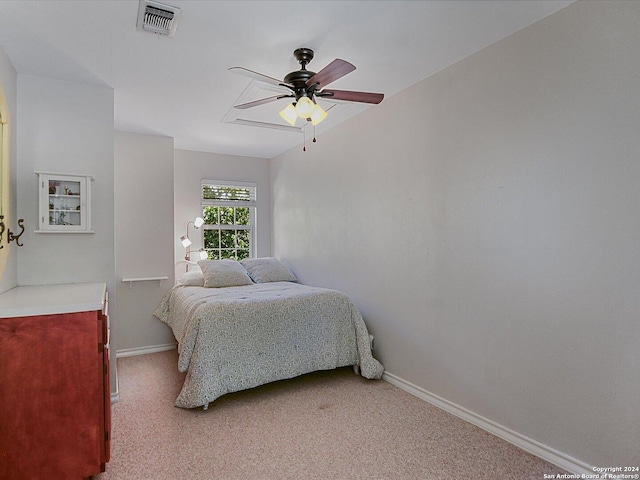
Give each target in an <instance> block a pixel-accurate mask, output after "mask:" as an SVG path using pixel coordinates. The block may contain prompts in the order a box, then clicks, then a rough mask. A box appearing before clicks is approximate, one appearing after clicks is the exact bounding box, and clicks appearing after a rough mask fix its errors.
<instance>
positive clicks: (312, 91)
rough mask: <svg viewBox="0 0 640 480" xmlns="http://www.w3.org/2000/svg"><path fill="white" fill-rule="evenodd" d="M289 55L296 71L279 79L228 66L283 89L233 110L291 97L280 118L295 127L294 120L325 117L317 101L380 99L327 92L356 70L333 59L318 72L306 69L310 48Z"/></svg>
mask: <svg viewBox="0 0 640 480" xmlns="http://www.w3.org/2000/svg"><path fill="white" fill-rule="evenodd" d="M293 56H294V57H295V58H296V60H297V61H298V62H299V63H300V67H301V68H300V70H297V71H295V72H291V73H288V74H287V75H286V76H285V77H284V79H283V80H278V79H277V78H273V77H269V76H267V75H263V74H261V73H258V72H254V71H253V70H249V69H246V68H243V67H231V68H229V70H230V71H232V72H234V73H238V74H240V75H244V76H247V77H250V78H253V79H254V80H259V81H261V82H266V83H269V84H271V85H276V86H279V87H282V88H283V94H282V95H274V96H273V97H267V98H263V99H260V100H255V101H253V102H248V103H242V104H240V105H234V108H239V109H246V108H252V107H257V106H258V105H264V104H266V103H271V102H275V101H277V100H280V99H282V98H293V99H294V101H293V102H292V103H290V104H289V105H288V106H287V107H286V108H285V109H284V110H282V111H281V112H280V116H281V117H282V118H283V119H285V120H286V121H287V122H288V123H289V124H290V125H292V126H293V125H295V123H296V119H297V118H302V119H305V120H307V121H310V122H311V123H312V124H313V125H317V124H318V123H320V122H321V121H322V120H324V119H325V118H326V116H327V112H326V111H325V110H323V109H322V107H320V105H318V103H317V102H316V97H317V98H323V97H324V98H331V99H333V100H342V101H347V102H360V103H373V104H378V103H380V102H381V101H382V99H383V98H384V95H383V94H382V93H369V92H354V91H349V90H333V89H331V90H329V89H326V88H325V87H326V86H327V85H329V84H330V83H332V82H334V81H336V80H338V79H339V78H342V77H344V76H345V75H347V74H348V73H351V72H353V71H354V70H355V69H356V67H355V66H354V65H352V64H351V63H349V62H346V61H344V60H341V59H339V58H336V59H335V60H334V61H333V62H331V63H330V64H329V65H327V66H326V67H324V68H323V69H322V70H320V71H319V72H318V73H316V72H312V71H310V70H307V68H306V67H307V64H308V63H309V62H310V61H311V60H312V59H313V50H311V49H310V48H298V49H296V50H295V51H294V52H293Z"/></svg>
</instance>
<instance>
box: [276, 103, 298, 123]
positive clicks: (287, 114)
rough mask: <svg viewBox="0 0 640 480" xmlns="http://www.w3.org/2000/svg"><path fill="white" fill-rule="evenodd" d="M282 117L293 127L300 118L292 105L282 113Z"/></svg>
mask: <svg viewBox="0 0 640 480" xmlns="http://www.w3.org/2000/svg"><path fill="white" fill-rule="evenodd" d="M280 116H281V117H282V118H284V120H285V121H286V122H287V123H288V124H289V125H291V126H292V127H293V126H294V125H295V124H296V119H297V118H298V114H297V113H296V108H295V107H294V106H293V104H292V103H290V104H289V105H287V108H285V109H284V110H282V111H281V112H280Z"/></svg>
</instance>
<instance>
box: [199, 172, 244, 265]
mask: <svg viewBox="0 0 640 480" xmlns="http://www.w3.org/2000/svg"><path fill="white" fill-rule="evenodd" d="M202 218H203V219H204V225H203V226H202V229H203V233H202V236H203V245H204V249H205V250H206V252H207V255H208V257H209V259H210V260H220V259H223V258H232V259H235V260H242V259H244V258H249V257H252V256H254V255H253V249H254V244H255V224H256V220H255V218H256V185H255V184H254V183H242V182H222V181H215V180H203V181H202Z"/></svg>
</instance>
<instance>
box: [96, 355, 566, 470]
mask: <svg viewBox="0 0 640 480" xmlns="http://www.w3.org/2000/svg"><path fill="white" fill-rule="evenodd" d="M118 375H119V382H120V402H119V403H117V404H115V405H113V410H112V411H113V424H112V442H111V461H110V462H109V463H108V464H107V469H106V472H105V473H103V474H101V475H99V476H98V477H96V478H97V479H100V480H111V479H136V480H137V479H154V480H160V479H172V480H173V479H189V480H197V479H207V480H213V479H224V480H227V479H228V480H232V479H243V480H245V479H261V480H270V479H278V480H281V479H296V480H306V479H339V480H349V479H384V480H390V479H424V480H431V479H434V480H441V479H443V480H444V479H452V480H462V479H478V480H481V479H501V480H507V479H516V480H520V479H536V480H538V479H542V478H544V474H558V473H563V470H561V469H559V468H558V467H555V466H553V465H551V464H549V463H547V462H544V461H543V460H540V459H539V458H537V457H535V456H533V455H530V454H528V453H526V452H524V451H522V450H520V449H518V448H517V447H515V446H513V445H511V444H509V443H507V442H505V441H503V440H501V439H499V438H497V437H495V436H493V435H491V434H489V433H487V432H485V431H483V430H481V429H479V428H478V427H475V426H474V425H471V424H469V423H467V422H465V421H463V420H461V419H459V418H457V417H454V416H452V415H450V414H448V413H446V412H444V411H443V410H440V409H438V408H436V407H434V406H432V405H430V404H429V403H426V402H424V401H423V400H420V399H418V398H416V397H414V396H412V395H410V394H408V393H406V392H404V391H402V390H401V389H399V388H397V387H395V386H393V385H391V384H389V383H387V382H384V381H381V380H376V381H373V380H366V379H364V378H362V377H358V376H356V375H354V373H353V371H352V370H351V369H349V368H344V369H338V370H334V371H328V372H317V373H312V374H309V375H304V376H302V377H299V378H296V379H292V380H286V381H282V382H276V383H273V384H270V385H265V386H263V387H259V388H255V389H252V390H247V391H244V392H238V393H233V394H228V395H225V396H224V397H222V398H220V399H218V400H216V401H215V402H213V403H212V404H211V405H210V407H209V409H208V410H206V411H203V410H202V409H193V410H184V409H180V408H176V407H174V406H173V402H174V400H175V398H176V396H177V395H178V392H179V390H180V386H181V383H182V380H183V378H184V375H183V374H180V373H178V372H177V352H176V351H175V350H173V351H170V352H163V353H155V354H150V355H142V356H138V357H127V358H121V359H118Z"/></svg>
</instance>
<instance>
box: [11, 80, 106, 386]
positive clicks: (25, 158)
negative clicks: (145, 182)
mask: <svg viewBox="0 0 640 480" xmlns="http://www.w3.org/2000/svg"><path fill="white" fill-rule="evenodd" d="M18 105H19V108H20V115H19V117H18V122H17V128H18V132H17V133H18V139H17V140H18V141H17V149H18V159H17V160H18V161H17V165H18V168H17V170H18V171H17V185H18V192H17V193H18V195H17V205H18V211H17V215H18V217H19V218H24V224H25V227H26V228H25V233H24V235H23V236H22V238H21V241H22V242H23V243H24V247H21V248H20V249H19V250H18V284H19V285H46V284H56V283H81V282H106V283H107V288H108V289H109V292H110V296H109V303H110V313H111V317H112V321H111V329H112V330H111V333H112V338H116V337H117V318H114V315H113V312H114V311H115V310H116V295H115V260H114V215H113V200H114V186H113V90H112V89H110V88H105V87H100V86H95V85H87V84H82V83H75V82H68V81H62V80H54V79H50V78H42V77H36V76H31V75H18ZM35 171H44V172H54V173H67V174H86V175H93V176H95V181H94V182H93V183H92V185H91V196H92V199H91V207H92V209H91V210H92V211H91V226H92V229H93V230H94V231H95V233H94V234H70V233H62V234H59V233H58V234H52V233H34V231H35V230H37V229H38V177H37V175H36V174H35V173H34V172H35ZM112 347H116V346H115V345H112ZM116 348H117V347H116ZM112 372H115V355H112ZM115 377H116V376H115V375H112V391H115V389H116V378H115Z"/></svg>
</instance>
